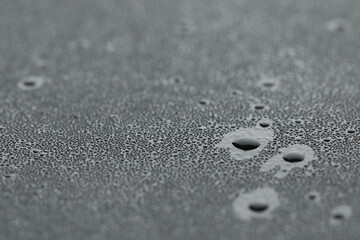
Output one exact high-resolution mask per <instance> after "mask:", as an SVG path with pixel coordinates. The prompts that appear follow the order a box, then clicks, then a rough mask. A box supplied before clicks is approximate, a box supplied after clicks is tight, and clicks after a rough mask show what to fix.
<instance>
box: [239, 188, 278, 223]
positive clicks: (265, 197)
mask: <svg viewBox="0 0 360 240" xmlns="http://www.w3.org/2000/svg"><path fill="white" fill-rule="evenodd" d="M252 205H264V206H266V209H265V210H263V211H254V210H252V209H251V206H252ZM279 206H280V200H279V197H278V193H277V192H276V191H275V190H274V189H273V188H269V187H264V188H258V189H255V190H253V191H251V192H248V193H244V192H243V191H240V193H239V196H238V197H237V198H236V199H235V201H234V202H233V210H234V213H235V215H236V217H238V218H239V219H240V220H244V221H250V220H251V219H253V218H263V219H270V218H272V214H273V211H274V210H275V209H276V208H278V207H279Z"/></svg>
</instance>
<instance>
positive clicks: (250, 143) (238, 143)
mask: <svg viewBox="0 0 360 240" xmlns="http://www.w3.org/2000/svg"><path fill="white" fill-rule="evenodd" d="M232 144H233V145H234V146H235V147H236V148H239V149H241V150H245V151H248V150H253V149H255V148H258V147H259V146H260V142H259V141H257V140H255V139H253V138H239V139H237V140H235V141H233V142H232Z"/></svg>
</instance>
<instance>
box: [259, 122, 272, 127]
mask: <svg viewBox="0 0 360 240" xmlns="http://www.w3.org/2000/svg"><path fill="white" fill-rule="evenodd" d="M260 126H261V127H263V128H266V127H269V126H270V123H266V122H262V123H260Z"/></svg>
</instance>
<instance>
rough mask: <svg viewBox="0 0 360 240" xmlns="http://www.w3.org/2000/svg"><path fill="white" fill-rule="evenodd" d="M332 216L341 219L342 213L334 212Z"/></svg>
mask: <svg viewBox="0 0 360 240" xmlns="http://www.w3.org/2000/svg"><path fill="white" fill-rule="evenodd" d="M334 218H335V219H343V218H344V215H342V214H341V213H336V214H334Z"/></svg>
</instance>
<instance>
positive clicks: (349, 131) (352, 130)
mask: <svg viewBox="0 0 360 240" xmlns="http://www.w3.org/2000/svg"><path fill="white" fill-rule="evenodd" d="M347 132H348V133H355V130H354V129H349V130H348V131H347Z"/></svg>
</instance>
